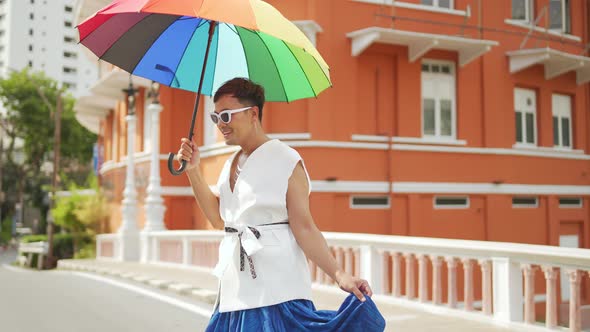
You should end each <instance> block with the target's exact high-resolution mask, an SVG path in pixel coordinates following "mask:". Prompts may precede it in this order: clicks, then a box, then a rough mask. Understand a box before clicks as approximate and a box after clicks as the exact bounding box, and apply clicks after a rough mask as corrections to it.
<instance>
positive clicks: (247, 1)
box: [77, 0, 331, 175]
mask: <svg viewBox="0 0 590 332" xmlns="http://www.w3.org/2000/svg"><path fill="white" fill-rule="evenodd" d="M77 28H78V32H79V34H80V43H81V44H82V45H84V46H86V47H87V48H88V49H90V50H91V51H92V52H93V53H94V54H96V55H97V56H98V57H99V58H100V59H101V60H104V61H107V62H110V63H112V64H114V65H115V66H117V67H119V68H121V69H123V70H125V71H127V72H129V73H131V74H133V75H137V76H141V77H145V78H147V79H150V80H153V81H156V82H159V83H161V84H164V85H167V86H170V87H173V88H179V89H184V90H189V91H194V92H197V98H196V101H195V106H194V110H193V115H192V120H191V125H190V129H189V135H188V136H189V139H191V140H192V137H193V130H194V125H195V119H196V115H197V109H198V104H199V99H200V96H201V94H204V95H209V96H211V95H212V94H214V93H215V91H216V90H217V88H219V87H220V86H221V85H222V84H223V83H224V82H225V81H227V80H229V79H232V78H234V77H246V78H249V79H250V80H252V81H254V82H256V83H258V84H261V85H262V86H263V87H264V89H265V98H266V100H268V101H287V102H289V101H293V100H297V99H303V98H310V97H316V96H317V95H318V94H319V93H320V92H322V91H323V90H325V89H326V88H328V87H330V86H331V82H330V76H329V67H328V65H327V64H326V62H325V61H324V59H323V58H322V56H321V55H320V54H319V52H318V51H317V50H316V49H315V47H314V46H313V45H312V44H311V42H310V41H309V40H308V39H307V37H305V35H304V34H303V33H302V32H301V31H300V30H299V29H298V28H297V27H296V26H295V25H294V24H293V23H291V22H290V21H289V20H288V19H286V18H285V17H284V16H283V15H281V13H280V12H279V11H278V10H276V9H275V8H274V7H272V6H271V5H269V4H268V3H266V2H264V1H261V0H166V1H162V0H115V1H113V2H112V3H111V4H110V5H108V6H106V7H105V8H103V9H101V10H99V11H98V12H97V13H96V14H94V15H93V16H91V17H90V18H88V19H86V20H85V21H84V22H82V23H81V24H80V25H78V27H77ZM173 161H174V154H173V153H170V155H169V159H168V168H169V169H170V172H171V173H172V174H174V175H179V174H181V173H182V172H183V171H184V168H185V167H186V162H185V161H183V162H182V165H181V167H180V169H178V170H175V169H174V167H173Z"/></svg>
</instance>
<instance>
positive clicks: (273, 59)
mask: <svg viewBox="0 0 590 332" xmlns="http://www.w3.org/2000/svg"><path fill="white" fill-rule="evenodd" d="M253 32H254V34H255V35H256V36H257V37H258V38H259V39H260V41H261V42H262V45H264V47H265V48H266V50H267V51H268V54H269V55H270V58H271V59H272V62H273V63H274V64H275V68H276V69H277V74H278V75H279V79H280V80H281V88H283V92H284V93H285V98H286V99H287V102H289V96H288V95H287V90H286V89H285V83H283V77H282V76H281V71H280V70H279V66H278V65H277V62H276V61H275V57H274V56H273V54H272V52H271V51H270V49H269V48H268V45H266V43H265V42H264V39H262V37H260V35H259V34H258V32H256V31H253ZM273 38H276V37H273ZM277 39H278V38H277Z"/></svg>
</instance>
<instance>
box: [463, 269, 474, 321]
mask: <svg viewBox="0 0 590 332" xmlns="http://www.w3.org/2000/svg"><path fill="white" fill-rule="evenodd" d="M461 262H462V263H463V302H464V303H465V310H467V311H473V265H472V264H471V263H472V262H471V259H470V258H465V259H463V260H462V261H461Z"/></svg>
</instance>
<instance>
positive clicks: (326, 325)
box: [206, 294, 385, 332]
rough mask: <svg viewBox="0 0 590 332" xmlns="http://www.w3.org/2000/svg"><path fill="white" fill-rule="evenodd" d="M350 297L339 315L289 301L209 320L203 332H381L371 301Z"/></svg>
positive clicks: (381, 321) (308, 303)
mask: <svg viewBox="0 0 590 332" xmlns="http://www.w3.org/2000/svg"><path fill="white" fill-rule="evenodd" d="M365 298H366V299H367V300H366V301H365V302H361V301H359V300H358V299H357V298H356V296H354V295H353V294H350V295H349V296H348V297H347V298H346V299H345V300H344V302H343V303H342V305H341V306H340V309H338V311H331V310H316V308H315V306H314V305H313V302H311V301H309V300H292V301H288V302H283V303H279V304H275V305H271V306H267V307H261V308H255V309H247V310H239V311H230V312H223V313H219V311H218V310H217V308H216V309H215V312H214V313H213V316H211V320H210V321H209V326H207V330H206V332H282V331H285V332H292V331H322V332H325V331H347V332H348V331H353V332H354V331H359V332H360V331H362V332H382V331H383V330H384V329H385V319H384V318H383V316H382V315H381V313H380V312H379V310H378V309H377V306H375V303H374V302H373V300H372V299H371V298H370V297H368V296H365Z"/></svg>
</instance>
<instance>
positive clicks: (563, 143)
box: [551, 94, 572, 149]
mask: <svg viewBox="0 0 590 332" xmlns="http://www.w3.org/2000/svg"><path fill="white" fill-rule="evenodd" d="M551 108H552V109H553V145H554V146H555V147H560V148H566V149H571V148H572V99H571V97H570V96H565V95H558V94H554V95H553V96H552V101H551Z"/></svg>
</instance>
